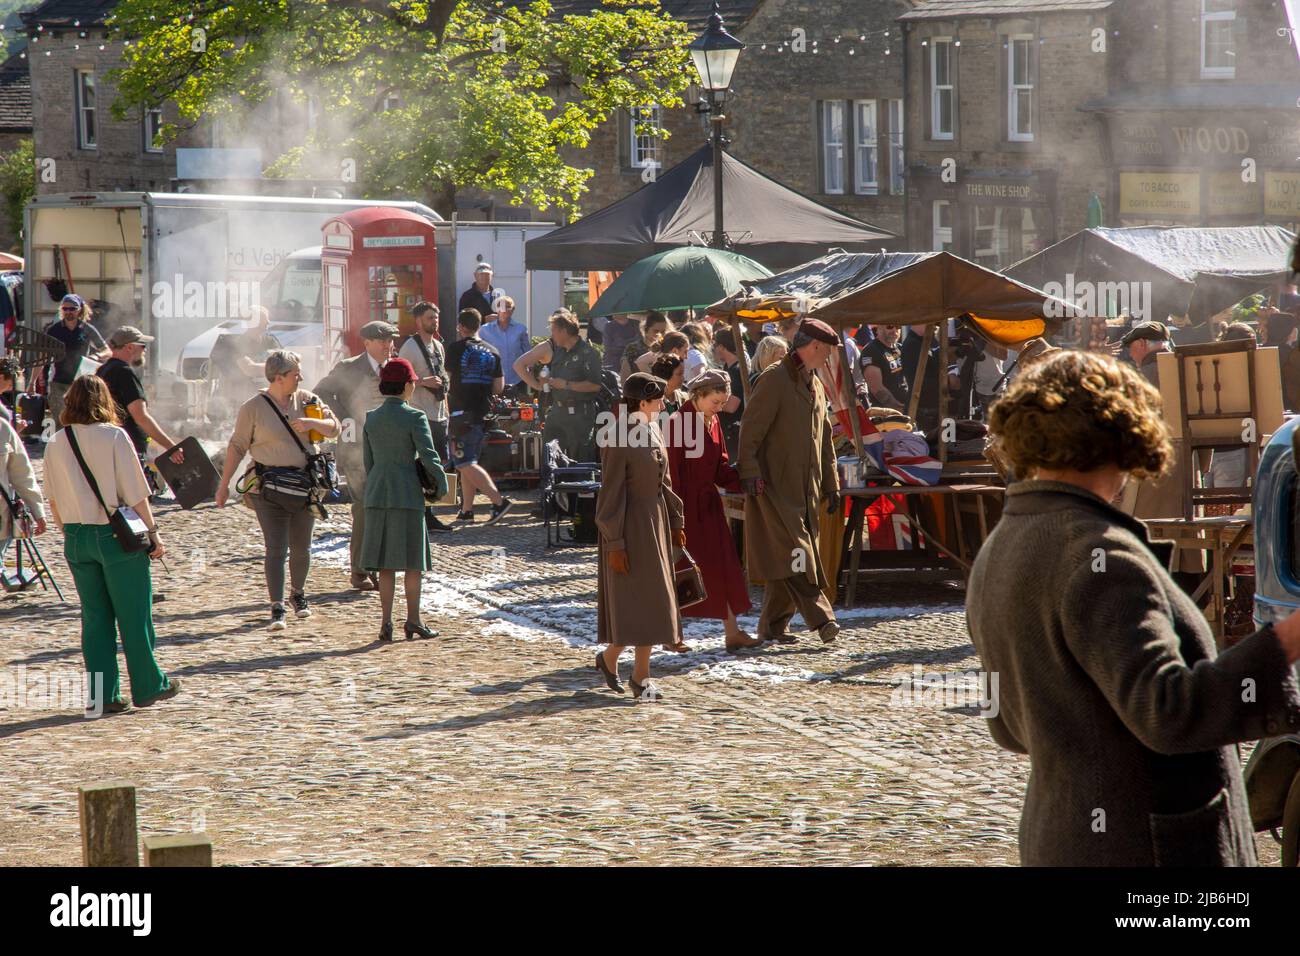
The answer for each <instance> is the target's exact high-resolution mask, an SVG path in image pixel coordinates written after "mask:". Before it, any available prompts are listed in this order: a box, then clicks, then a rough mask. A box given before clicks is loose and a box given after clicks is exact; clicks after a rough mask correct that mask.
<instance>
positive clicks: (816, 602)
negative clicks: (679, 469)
mask: <svg viewBox="0 0 1300 956" xmlns="http://www.w3.org/2000/svg"><path fill="white" fill-rule="evenodd" d="M838 342H839V337H838V336H837V335H836V334H835V331H834V330H833V329H832V328H831V327H830V326H828V325H826V324H825V323H824V322H819V321H817V320H815V319H804V320H803V322H802V323H800V326H799V330H798V331H797V332H796V333H795V336H794V343H793V350H792V351H791V352H790V353H789V354H788V355H787V356H786V357H785V358H784V359H783V360H782V361H781V363H780V364H779V365H776V366H774V367H773V368H771V369H769V370H768V371H767V372H765V373H764V374H762V375H760V376H759V377H758V381H757V382H756V383H755V385H754V387H753V389H752V390H751V391H750V393H749V401H748V402H747V403H746V405H745V412H744V415H743V417H742V418H741V422H740V443H739V445H740V456H739V457H740V465H739V469H740V478H741V482H742V484H743V485H744V489H745V561H746V566H747V567H748V569H749V573H750V574H751V575H752V576H753V577H755V578H760V579H762V580H763V581H765V582H766V591H765V592H764V596H763V611H762V615H761V616H760V618H759V622H758V637H760V638H762V639H763V640H773V641H777V642H779V643H782V644H790V643H793V642H794V641H795V638H794V637H793V636H791V635H790V634H788V633H787V632H786V627H787V625H788V624H789V623H790V618H791V617H792V616H793V615H794V612H795V610H796V609H797V610H798V611H799V613H800V615H802V617H803V619H804V623H805V624H806V625H807V627H808V628H809V629H811V630H814V631H816V632H817V634H818V636H819V637H821V639H822V641H823V642H824V643H827V644H829V643H830V642H831V641H833V640H835V637H836V635H837V634H839V630H840V628H839V625H838V624H836V623H835V612H834V610H832V608H831V604H830V601H828V600H827V599H826V595H825V593H824V589H825V588H826V586H827V582H826V574H825V572H824V571H823V569H822V562H821V553H820V551H819V550H818V540H817V539H818V528H819V521H820V519H819V509H821V508H826V509H828V510H830V511H831V512H832V513H834V512H836V511H838V510H839V507H840V497H839V476H838V474H837V472H836V468H835V448H834V444H833V442H832V439H831V420H830V414H829V412H828V411H827V408H826V392H825V390H824V389H823V388H822V384H821V382H819V381H818V379H817V375H816V372H817V370H818V369H819V368H820V367H821V366H823V365H824V364H825V363H826V360H827V358H829V357H830V354H831V353H832V352H833V351H834V350H835V348H836V347H837V345H838Z"/></svg>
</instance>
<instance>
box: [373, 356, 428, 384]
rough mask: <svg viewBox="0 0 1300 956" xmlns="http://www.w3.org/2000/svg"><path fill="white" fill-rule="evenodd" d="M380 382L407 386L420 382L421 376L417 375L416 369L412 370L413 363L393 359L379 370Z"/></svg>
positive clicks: (401, 359) (402, 359)
mask: <svg viewBox="0 0 1300 956" xmlns="http://www.w3.org/2000/svg"><path fill="white" fill-rule="evenodd" d="M379 381H381V382H397V383H398V384H401V385H405V384H407V383H408V382H416V381H419V376H417V375H416V374H415V369H413V368H411V363H410V362H408V361H407V360H406V359H404V358H392V359H389V360H388V361H387V362H385V363H384V365H383V367H382V368H381V369H380V370H379Z"/></svg>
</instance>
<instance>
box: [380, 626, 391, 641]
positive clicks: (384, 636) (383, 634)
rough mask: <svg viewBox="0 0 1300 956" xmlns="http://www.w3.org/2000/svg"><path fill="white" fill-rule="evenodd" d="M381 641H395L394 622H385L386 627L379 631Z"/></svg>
mask: <svg viewBox="0 0 1300 956" xmlns="http://www.w3.org/2000/svg"><path fill="white" fill-rule="evenodd" d="M379 639H380V640H381V641H390V642H391V641H392V639H393V622H392V621H385V622H384V626H383V627H381V628H380V629H379Z"/></svg>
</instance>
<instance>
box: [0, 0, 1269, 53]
mask: <svg viewBox="0 0 1300 956" xmlns="http://www.w3.org/2000/svg"><path fill="white" fill-rule="evenodd" d="M228 10H230V7H225V8H224V9H223V11H222V12H226V11H228ZM113 19H114V18H113V17H111V16H110V17H108V18H107V19H106V20H105V21H104V22H105V23H106V24H111V23H112V22H113ZM149 19H150V20H156V19H157V18H156V17H155V16H153V15H150V17H149ZM1200 19H1201V18H1200V17H1199V16H1192V17H1191V18H1190V20H1191V22H1193V23H1198V24H1199V23H1200ZM193 21H194V14H192V13H191V14H188V15H187V16H186V17H185V20H184V21H182V20H181V19H180V18H179V17H178V18H176V19H175V20H173V21H172V22H173V23H181V22H190V23H192V22H193ZM80 27H81V21H80V20H76V21H74V22H73V24H72V29H73V30H78V29H79V28H80ZM1097 29H1098V28H1097V27H1089V28H1087V29H1084V30H1081V31H1077V32H1074V31H1071V32H1063V33H1051V34H1040V35H1038V36H1036V37H1035V39H1036V40H1037V41H1038V44H1039V46H1042V45H1043V44H1045V43H1047V42H1049V41H1057V40H1095V39H1096V36H1097V33H1096V31H1097ZM1151 30H1152V31H1154V32H1159V30H1160V24H1158V23H1153V24H1151ZM3 31H4V25H3V24H0V33H2V32H3ZM1283 32H1284V31H1281V30H1279V31H1278V33H1279V35H1281V34H1282V33H1283ZM42 35H44V36H46V37H47V38H49V39H58V37H59V35H60V32H59V31H58V30H50V31H49V32H46V30H45V25H44V24H38V25H37V27H36V31H35V32H33V33H31V34H29V36H28V39H29V40H30V41H31V42H32V43H37V42H39V41H40V38H41V36H42ZM1106 35H1107V36H1111V37H1118V36H1120V35H1121V34H1120V31H1119V30H1109V31H1106ZM77 36H78V39H82V40H84V39H88V35H87V33H86V31H85V30H84V29H81V30H79V32H78V33H77ZM741 39H742V40H744V42H745V47H746V50H747V52H748V53H750V54H752V53H772V54H779V53H787V52H789V53H804V54H808V53H812V54H818V55H820V54H822V53H829V54H835V53H847V54H848V55H849V56H857V55H858V52H859V51H861V52H862V53H864V54H883V55H884V56H893V55H894V52H895V50H897V49H901V44H902V43H903V41H904V33H903V31H902V30H901V29H900V28H898V27H891V28H888V29H883V30H879V29H878V30H860V31H855V30H849V31H841V32H839V33H835V34H827V35H825V36H819V37H811V38H810V37H809V36H808V33H807V31H806V30H804V29H803V28H802V27H791V28H790V33H789V34H788V35H785V36H779V37H772V38H770V39H760V38H755V39H750V38H748V37H742V38H741ZM92 42H93V41H92ZM951 43H952V45H953V47H954V48H959V47H960V46H961V37H960V34H959V31H953V34H952V37H951ZM88 45H90V44H88ZM130 45H131V41H130V40H126V41H124V42H123V46H126V47H129V46H130ZM921 46H922V47H928V46H929V40H928V39H925V38H923V39H922V40H921ZM98 47H99V49H100V50H103V49H104V48H105V44H103V43H99V44H98ZM1006 47H1007V40H1006V38H1003V39H1002V48H1003V49H1006ZM73 48H74V49H77V50H79V49H81V45H80V44H79V43H76V44H74V45H73ZM44 53H45V55H46V56H49V55H50V53H51V51H50V50H48V49H47V50H45V51H44ZM20 57H21V58H22V59H26V58H27V52H26V51H25V50H24V51H23V52H22V53H21V54H20Z"/></svg>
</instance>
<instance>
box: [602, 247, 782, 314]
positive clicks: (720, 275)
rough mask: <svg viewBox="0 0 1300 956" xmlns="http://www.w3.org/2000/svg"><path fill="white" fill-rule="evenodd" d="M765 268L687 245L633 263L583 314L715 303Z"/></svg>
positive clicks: (719, 251)
mask: <svg viewBox="0 0 1300 956" xmlns="http://www.w3.org/2000/svg"><path fill="white" fill-rule="evenodd" d="M771 274H772V272H771V270H769V269H767V268H766V267H764V266H762V265H760V264H759V263H757V262H755V261H754V260H753V259H749V258H747V257H745V256H742V255H740V254H739V253H735V252H731V251H729V250H727V249H709V248H707V247H701V246H687V247H685V248H683V249H669V250H668V251H666V252H659V253H656V254H655V255H653V256H647V257H646V258H644V259H642V260H641V261H640V262H634V263H633V264H632V265H631V266H629V267H628V269H627V271H625V272H624V273H623V274H622V275H620V276H619V277H618V278H617V279H615V280H614V282H613V283H612V284H611V285H610V287H609V288H608V289H606V290H605V291H604V293H603V294H602V295H601V297H600V298H599V299H597V300H596V304H595V305H593V306H592V307H591V311H590V312H589V313H588V314H587V315H588V318H594V317H596V316H601V315H622V314H624V313H628V312H648V311H650V310H651V309H658V310H659V311H661V312H667V311H670V310H672V309H692V308H700V307H702V306H706V305H708V304H709V303H711V302H716V301H718V299H720V298H722V297H723V296H726V295H730V294H732V293H734V292H737V291H739V290H740V289H741V288H742V283H743V282H745V281H754V280H757V279H764V278H766V277H768V276H770V275H771Z"/></svg>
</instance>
